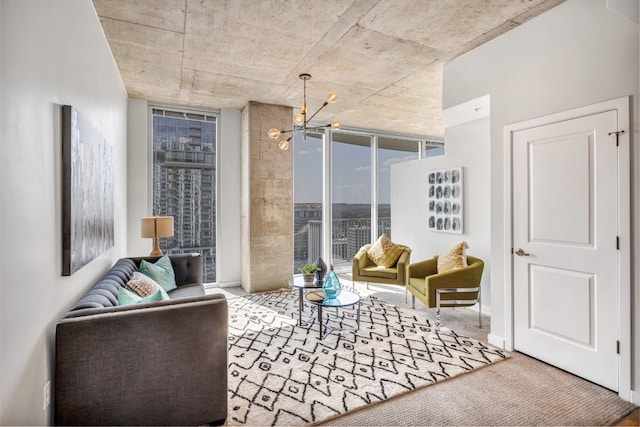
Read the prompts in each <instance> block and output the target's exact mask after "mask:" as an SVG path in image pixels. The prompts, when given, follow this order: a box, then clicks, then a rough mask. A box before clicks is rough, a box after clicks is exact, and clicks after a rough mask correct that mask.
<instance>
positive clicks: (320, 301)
mask: <svg viewBox="0 0 640 427" xmlns="http://www.w3.org/2000/svg"><path fill="white" fill-rule="evenodd" d="M307 301H309V302H310V303H312V304H315V305H321V306H323V307H347V306H350V305H354V304H357V303H358V302H359V301H360V295H358V294H356V293H355V292H351V291H344V290H343V291H341V292H340V295H338V296H337V297H336V298H330V299H327V298H325V296H324V293H322V292H309V293H308V294H307Z"/></svg>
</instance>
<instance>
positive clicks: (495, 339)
mask: <svg viewBox="0 0 640 427" xmlns="http://www.w3.org/2000/svg"><path fill="white" fill-rule="evenodd" d="M487 340H488V341H489V344H491V345H493V346H496V347H498V348H501V349H503V350H504V347H505V343H504V338H502V337H499V336H497V335H494V334H489V335H487Z"/></svg>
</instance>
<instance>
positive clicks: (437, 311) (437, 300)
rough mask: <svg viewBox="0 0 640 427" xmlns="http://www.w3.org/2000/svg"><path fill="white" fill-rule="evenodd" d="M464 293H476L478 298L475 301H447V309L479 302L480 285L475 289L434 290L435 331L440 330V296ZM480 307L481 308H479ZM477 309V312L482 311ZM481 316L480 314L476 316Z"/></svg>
mask: <svg viewBox="0 0 640 427" xmlns="http://www.w3.org/2000/svg"><path fill="white" fill-rule="evenodd" d="M465 292H478V297H477V298H476V299H475V300H453V299H452V300H447V301H446V302H447V307H449V306H456V305H465V306H469V305H472V304H475V303H477V302H480V285H478V286H477V287H475V288H439V289H436V331H439V330H440V295H441V294H456V293H465ZM480 307H481V306H480ZM480 307H479V309H478V312H480V311H481V310H482V308H480ZM478 315H479V316H482V314H481V313H480V314H478ZM480 325H482V320H480Z"/></svg>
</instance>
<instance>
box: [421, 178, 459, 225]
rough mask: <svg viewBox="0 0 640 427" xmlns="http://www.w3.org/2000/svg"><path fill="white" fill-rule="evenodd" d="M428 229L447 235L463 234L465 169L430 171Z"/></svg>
mask: <svg viewBox="0 0 640 427" xmlns="http://www.w3.org/2000/svg"><path fill="white" fill-rule="evenodd" d="M427 188H428V192H429V197H428V203H429V206H428V215H427V221H428V225H427V228H428V229H429V230H432V231H442V232H446V233H462V230H463V228H464V227H463V226H464V215H463V213H464V209H463V207H464V206H463V205H464V198H463V189H464V188H463V169H462V168H453V169H442V170H435V171H430V172H429V175H428V184H427Z"/></svg>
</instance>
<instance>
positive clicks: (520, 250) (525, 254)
mask: <svg viewBox="0 0 640 427" xmlns="http://www.w3.org/2000/svg"><path fill="white" fill-rule="evenodd" d="M514 253H515V254H516V255H518V256H529V255H531V254H529V253H527V252H525V251H523V250H522V249H518V250H517V251H515V252H514Z"/></svg>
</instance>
